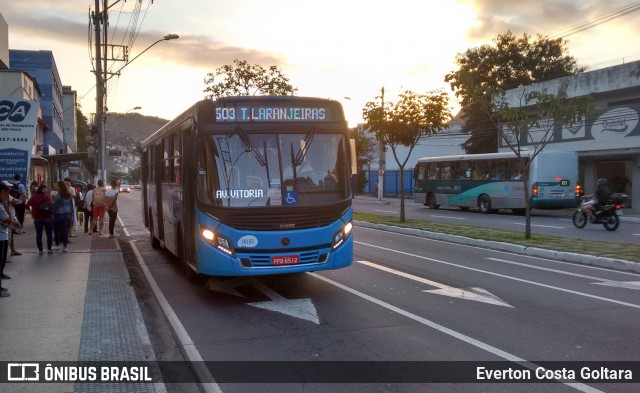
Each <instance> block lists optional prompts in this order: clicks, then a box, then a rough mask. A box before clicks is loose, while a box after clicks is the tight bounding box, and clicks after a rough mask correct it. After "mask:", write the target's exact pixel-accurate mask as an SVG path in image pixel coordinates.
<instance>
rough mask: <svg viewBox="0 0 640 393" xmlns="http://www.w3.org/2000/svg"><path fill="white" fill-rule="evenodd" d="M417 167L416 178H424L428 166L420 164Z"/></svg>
mask: <svg viewBox="0 0 640 393" xmlns="http://www.w3.org/2000/svg"><path fill="white" fill-rule="evenodd" d="M416 169H417V170H416V180H420V181H421V180H424V175H425V174H426V171H427V168H426V167H425V166H424V165H418V167H417V168H416Z"/></svg>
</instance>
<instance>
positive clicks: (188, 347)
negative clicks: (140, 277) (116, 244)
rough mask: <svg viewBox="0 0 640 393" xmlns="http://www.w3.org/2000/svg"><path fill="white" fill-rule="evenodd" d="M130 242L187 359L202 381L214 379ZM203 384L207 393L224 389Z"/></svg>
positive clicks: (219, 392)
mask: <svg viewBox="0 0 640 393" xmlns="http://www.w3.org/2000/svg"><path fill="white" fill-rule="evenodd" d="M129 244H131V248H132V249H133V253H134V254H135V256H136V259H137V260H138V264H139V265H140V268H141V269H142V271H143V273H144V276H145V277H146V279H147V281H148V282H149V286H150V287H151V289H152V290H153V294H154V295H155V297H156V299H157V300H158V304H160V307H162V311H163V312H164V315H165V316H166V317H167V320H168V321H169V323H170V324H171V327H172V328H173V331H174V332H176V336H177V339H178V343H179V345H180V346H181V347H182V349H183V351H184V354H185V356H186V357H187V360H189V361H190V362H192V366H193V371H194V372H195V374H196V376H197V377H198V379H199V380H200V381H214V379H213V376H211V373H210V372H209V369H208V368H207V366H206V365H205V364H204V361H203V360H202V356H201V355H200V352H199V351H198V348H196V345H195V343H194V342H193V340H192V339H191V337H190V336H189V333H187V330H186V329H185V328H184V325H182V322H180V319H179V318H178V316H177V315H176V313H175V311H173V308H171V305H170V304H169V302H168V301H167V299H166V298H165V297H164V294H163V293H162V290H161V289H160V287H159V286H158V284H157V283H156V280H155V279H154V278H153V275H152V274H151V271H149V268H148V267H147V264H146V263H145V261H144V259H143V258H142V255H141V254H140V251H138V247H136V243H135V241H133V240H130V241H129ZM201 386H202V387H203V388H204V390H205V392H207V393H222V389H220V386H219V385H218V384H217V383H215V382H211V383H202V384H201Z"/></svg>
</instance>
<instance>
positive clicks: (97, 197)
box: [93, 187, 107, 207]
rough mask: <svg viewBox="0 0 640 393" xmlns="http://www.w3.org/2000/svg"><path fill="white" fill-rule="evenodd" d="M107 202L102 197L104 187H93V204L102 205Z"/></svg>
mask: <svg viewBox="0 0 640 393" xmlns="http://www.w3.org/2000/svg"><path fill="white" fill-rule="evenodd" d="M106 204H107V200H106V198H105V197H104V188H101V187H97V188H94V189H93V206H95V207H103V206H105V205H106Z"/></svg>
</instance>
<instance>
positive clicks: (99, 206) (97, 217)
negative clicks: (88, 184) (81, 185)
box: [91, 179, 107, 234]
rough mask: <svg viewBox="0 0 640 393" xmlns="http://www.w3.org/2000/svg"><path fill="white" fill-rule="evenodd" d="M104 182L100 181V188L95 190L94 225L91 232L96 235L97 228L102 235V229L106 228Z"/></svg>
mask: <svg viewBox="0 0 640 393" xmlns="http://www.w3.org/2000/svg"><path fill="white" fill-rule="evenodd" d="M105 192H106V190H105V188H104V181H102V179H100V180H98V187H96V188H94V189H93V192H92V194H93V198H92V201H93V207H92V212H93V223H92V224H91V232H92V233H95V231H96V227H97V228H98V232H99V233H100V234H102V228H103V227H104V213H105V211H106V209H107V198H106V196H105Z"/></svg>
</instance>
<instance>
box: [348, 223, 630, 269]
mask: <svg viewBox="0 0 640 393" xmlns="http://www.w3.org/2000/svg"><path fill="white" fill-rule="evenodd" d="M357 228H358V230H369V231H376V232H384V233H385V234H386V235H389V234H392V235H395V236H405V237H412V238H415V239H420V240H428V241H431V242H436V243H446V244H452V243H451V242H449V241H446V240H438V239H431V238H428V237H423V236H417V235H409V234H406V233H396V232H389V231H387V230H382V229H376V228H367V227H361V226H358V227H357ZM456 247H465V248H475V249H482V250H484V251H488V252H493V253H496V254H504V255H515V256H518V257H524V258H527V259H536V260H540V261H546V262H549V263H555V264H559V265H572V266H575V267H580V268H582V269H591V270H602V271H606V272H607V273H615V274H622V275H627V276H634V277H637V276H638V274H637V273H633V272H626V271H622V270H611V269H607V268H604V267H599V266H591V265H576V264H575V263H573V262H566V261H559V260H555V259H549V258H542V257H536V256H533V255H522V254H517V253H513V252H509V251H500V250H492V249H489V248H484V247H478V246H470V245H468V244H460V243H456ZM601 280H604V279H601Z"/></svg>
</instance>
